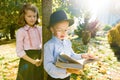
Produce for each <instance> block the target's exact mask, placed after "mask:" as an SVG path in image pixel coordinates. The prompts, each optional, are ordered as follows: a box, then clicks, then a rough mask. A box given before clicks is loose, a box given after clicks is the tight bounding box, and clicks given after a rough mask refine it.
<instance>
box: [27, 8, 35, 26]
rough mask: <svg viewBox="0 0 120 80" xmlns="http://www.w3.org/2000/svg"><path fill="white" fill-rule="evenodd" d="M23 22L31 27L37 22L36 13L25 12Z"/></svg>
mask: <svg viewBox="0 0 120 80" xmlns="http://www.w3.org/2000/svg"><path fill="white" fill-rule="evenodd" d="M25 21H26V23H27V24H28V25H29V26H31V27H33V26H34V24H35V23H36V21H37V13H35V12H34V11H32V10H27V11H25Z"/></svg>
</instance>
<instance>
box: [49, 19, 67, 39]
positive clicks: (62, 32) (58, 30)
mask: <svg viewBox="0 0 120 80" xmlns="http://www.w3.org/2000/svg"><path fill="white" fill-rule="evenodd" d="M68 26H69V22H68V21H62V22H59V23H57V24H55V25H54V27H51V31H52V33H53V34H54V36H56V37H57V38H58V39H60V40H63V39H64V38H65V37H67V31H68Z"/></svg>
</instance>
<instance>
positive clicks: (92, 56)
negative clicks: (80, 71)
mask: <svg viewBox="0 0 120 80" xmlns="http://www.w3.org/2000/svg"><path fill="white" fill-rule="evenodd" d="M81 56H82V58H85V59H94V58H95V56H94V55H92V54H82V55H81Z"/></svg>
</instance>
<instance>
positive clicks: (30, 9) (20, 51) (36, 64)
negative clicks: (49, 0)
mask: <svg viewBox="0 0 120 80" xmlns="http://www.w3.org/2000/svg"><path fill="white" fill-rule="evenodd" d="M19 14H20V15H19V21H18V23H19V24H20V25H22V26H23V27H21V28H20V29H19V30H18V31H17V35H16V52H17V55H18V57H20V63H19V69H18V74H17V78H16V80H43V79H42V73H41V68H42V67H41V63H42V59H41V49H42V28H41V27H38V26H37V24H38V16H39V15H38V10H37V8H36V7H35V6H34V5H31V4H25V5H23V7H22V9H21V10H20V13H19Z"/></svg>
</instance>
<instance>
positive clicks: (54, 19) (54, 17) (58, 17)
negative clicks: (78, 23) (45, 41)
mask: <svg viewBox="0 0 120 80" xmlns="http://www.w3.org/2000/svg"><path fill="white" fill-rule="evenodd" d="M64 20H66V21H68V22H69V26H71V25H72V24H73V23H74V20H72V19H68V18H67V15H66V13H65V12H64V11H63V10H60V11H56V12H54V13H52V14H51V16H50V22H49V26H48V28H50V27H52V26H53V25H55V24H56V23H58V22H60V21H64Z"/></svg>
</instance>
